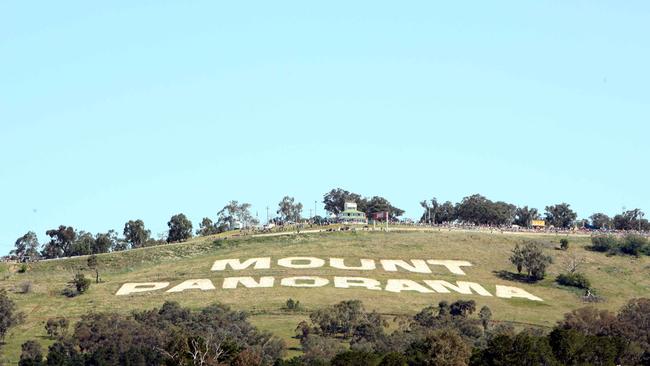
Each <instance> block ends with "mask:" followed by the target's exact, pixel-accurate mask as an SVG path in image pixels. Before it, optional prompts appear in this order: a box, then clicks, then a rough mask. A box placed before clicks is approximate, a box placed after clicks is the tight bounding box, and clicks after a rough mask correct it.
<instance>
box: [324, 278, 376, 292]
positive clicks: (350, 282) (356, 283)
mask: <svg viewBox="0 0 650 366" xmlns="http://www.w3.org/2000/svg"><path fill="white" fill-rule="evenodd" d="M334 287H336V288H350V287H363V288H367V289H368V290H381V282H379V281H377V280H373V279H372V278H365V277H334Z"/></svg>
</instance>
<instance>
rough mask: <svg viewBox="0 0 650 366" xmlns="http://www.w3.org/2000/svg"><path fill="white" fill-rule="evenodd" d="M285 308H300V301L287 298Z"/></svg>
mask: <svg viewBox="0 0 650 366" xmlns="http://www.w3.org/2000/svg"><path fill="white" fill-rule="evenodd" d="M285 308H286V309H287V310H300V301H296V300H294V299H289V300H287V303H286V306H285Z"/></svg>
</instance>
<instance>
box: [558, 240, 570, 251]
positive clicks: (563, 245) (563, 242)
mask: <svg viewBox="0 0 650 366" xmlns="http://www.w3.org/2000/svg"><path fill="white" fill-rule="evenodd" d="M560 248H562V250H567V249H569V239H566V238H562V239H560Z"/></svg>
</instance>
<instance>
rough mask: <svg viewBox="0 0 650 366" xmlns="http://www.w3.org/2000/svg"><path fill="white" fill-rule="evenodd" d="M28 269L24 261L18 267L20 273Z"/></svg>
mask: <svg viewBox="0 0 650 366" xmlns="http://www.w3.org/2000/svg"><path fill="white" fill-rule="evenodd" d="M27 269H28V267H27V264H26V263H22V264H21V265H20V267H18V273H25V272H27Z"/></svg>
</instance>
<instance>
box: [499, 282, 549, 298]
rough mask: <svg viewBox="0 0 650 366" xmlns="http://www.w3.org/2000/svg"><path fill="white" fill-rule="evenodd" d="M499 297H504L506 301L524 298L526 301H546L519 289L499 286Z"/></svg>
mask: <svg viewBox="0 0 650 366" xmlns="http://www.w3.org/2000/svg"><path fill="white" fill-rule="evenodd" d="M497 297H503V298H504V299H511V298H513V297H523V298H524V299H528V300H533V301H544V300H542V299H540V298H539V297H537V296H535V295H532V294H530V293H529V292H528V291H526V290H522V289H520V288H518V287H511V286H501V285H497Z"/></svg>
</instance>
